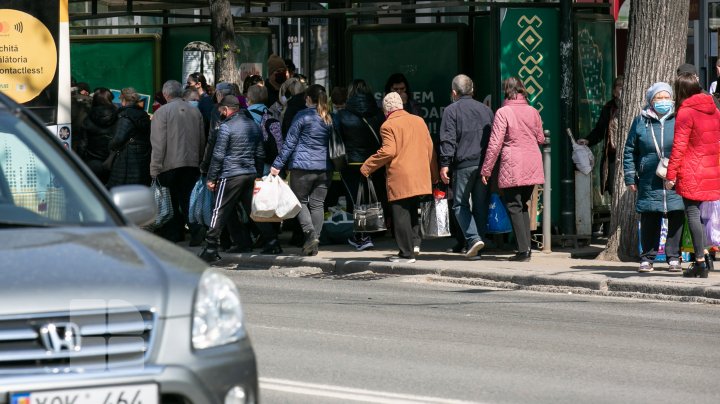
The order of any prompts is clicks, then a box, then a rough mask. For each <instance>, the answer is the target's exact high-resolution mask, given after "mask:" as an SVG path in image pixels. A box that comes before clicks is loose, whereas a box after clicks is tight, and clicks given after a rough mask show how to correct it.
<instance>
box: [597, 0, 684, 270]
mask: <svg viewBox="0 0 720 404" xmlns="http://www.w3.org/2000/svg"><path fill="white" fill-rule="evenodd" d="M689 9H690V5H689V2H688V1H678V0H631V1H630V21H629V22H630V26H629V29H630V32H629V35H628V48H627V59H626V61H625V84H624V85H623V92H622V97H621V106H620V109H619V111H618V114H619V115H618V116H619V118H618V130H617V131H616V133H615V136H614V137H613V139H612V141H613V144H614V145H616V148H617V151H618V153H617V167H618V169H617V174H616V176H615V193H614V195H613V200H612V205H611V216H610V230H611V233H610V239H609V240H608V244H607V248H606V249H605V251H604V252H603V253H602V254H601V256H600V258H601V259H607V260H621V261H628V260H636V259H637V257H638V255H639V254H638V234H637V226H638V224H637V223H638V221H637V214H636V212H635V199H636V195H635V192H632V191H630V190H628V189H627V187H625V182H624V181H623V171H622V159H623V157H622V156H623V149H624V147H625V140H626V139H627V135H628V131H629V130H630V126H631V125H632V120H633V118H634V117H635V116H637V114H638V113H639V112H640V109H641V108H642V107H643V106H645V103H646V102H645V91H646V90H647V88H648V87H650V86H651V85H652V84H653V83H655V82H658V81H664V82H667V83H670V84H672V82H673V81H674V79H675V71H676V69H677V67H678V66H679V65H680V64H682V63H683V61H684V60H685V48H686V46H687V31H688V13H689Z"/></svg>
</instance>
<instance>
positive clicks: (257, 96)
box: [247, 84, 268, 104]
mask: <svg viewBox="0 0 720 404" xmlns="http://www.w3.org/2000/svg"><path fill="white" fill-rule="evenodd" d="M247 99H248V101H250V102H251V103H252V104H263V103H265V101H267V99H268V92H267V87H265V86H260V85H257V84H253V85H252V86H250V88H248V92H247Z"/></svg>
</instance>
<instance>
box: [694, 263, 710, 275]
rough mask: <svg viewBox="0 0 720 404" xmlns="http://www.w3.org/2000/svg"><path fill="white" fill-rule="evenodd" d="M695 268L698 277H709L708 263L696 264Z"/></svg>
mask: <svg viewBox="0 0 720 404" xmlns="http://www.w3.org/2000/svg"><path fill="white" fill-rule="evenodd" d="M695 267H696V268H697V275H696V276H697V277H698V278H707V277H708V265H707V262H705V261H703V262H696V263H695Z"/></svg>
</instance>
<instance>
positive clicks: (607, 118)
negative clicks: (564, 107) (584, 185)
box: [578, 76, 625, 227]
mask: <svg viewBox="0 0 720 404" xmlns="http://www.w3.org/2000/svg"><path fill="white" fill-rule="evenodd" d="M624 82H625V78H624V77H623V76H619V77H617V78H616V79H615V82H614V83H613V98H612V99H611V100H610V101H608V102H607V103H606V104H605V105H604V106H603V108H602V111H600V118H599V119H598V121H597V123H596V124H595V127H594V128H593V130H592V131H590V134H588V136H587V138H585V139H579V140H578V143H579V144H585V145H588V146H590V147H593V146H595V145H596V144H598V143H600V142H603V158H602V161H601V162H600V193H602V194H604V193H605V191H607V193H608V194H610V195H612V194H613V192H614V191H615V161H616V159H617V148H616V147H615V144H613V138H614V137H615V133H616V132H617V129H618V116H617V112H618V109H619V108H620V96H621V95H622V86H623V83H624ZM606 227H607V226H606Z"/></svg>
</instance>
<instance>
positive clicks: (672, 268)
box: [668, 259, 682, 272]
mask: <svg viewBox="0 0 720 404" xmlns="http://www.w3.org/2000/svg"><path fill="white" fill-rule="evenodd" d="M668 271H669V272H681V271H682V266H680V260H677V259H673V260H670V262H668Z"/></svg>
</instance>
